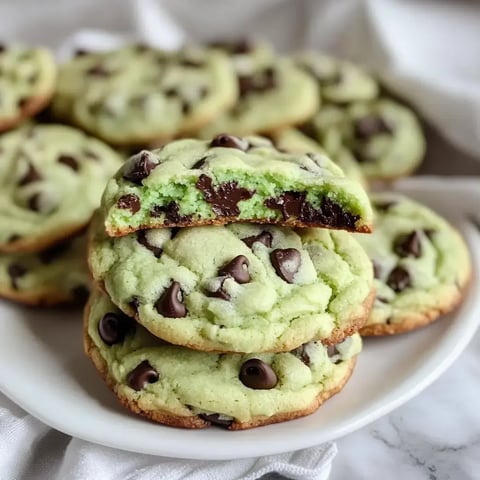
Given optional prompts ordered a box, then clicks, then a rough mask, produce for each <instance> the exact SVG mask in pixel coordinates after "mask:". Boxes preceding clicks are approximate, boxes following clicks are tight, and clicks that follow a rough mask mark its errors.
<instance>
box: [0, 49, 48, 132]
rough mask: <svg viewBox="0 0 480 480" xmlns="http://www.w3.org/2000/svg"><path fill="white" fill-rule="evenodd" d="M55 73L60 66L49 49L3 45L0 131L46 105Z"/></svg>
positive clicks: (1, 57) (1, 55)
mask: <svg viewBox="0 0 480 480" xmlns="http://www.w3.org/2000/svg"><path fill="white" fill-rule="evenodd" d="M56 77H57V66H56V64H55V60H54V58H53V55H52V54H51V53H50V52H49V51H48V50H46V49H44V48H28V47H22V46H19V45H6V44H2V45H0V132H3V131H5V130H8V129H10V128H13V127H15V126H17V125H18V124H20V123H21V122H22V121H24V120H25V119H26V118H30V117H32V116H33V115H35V114H37V113H38V112H40V111H41V110H42V109H43V108H44V107H46V106H47V104H48V102H49V101H50V98H51V97H52V95H53V92H54V90H55V83H56Z"/></svg>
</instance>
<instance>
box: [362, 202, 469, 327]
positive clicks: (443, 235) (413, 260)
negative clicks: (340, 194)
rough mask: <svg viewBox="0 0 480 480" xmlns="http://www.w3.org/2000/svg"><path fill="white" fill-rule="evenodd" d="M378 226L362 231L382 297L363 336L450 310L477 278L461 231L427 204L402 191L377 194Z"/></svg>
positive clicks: (422, 321)
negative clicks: (469, 284) (366, 233)
mask: <svg viewBox="0 0 480 480" xmlns="http://www.w3.org/2000/svg"><path fill="white" fill-rule="evenodd" d="M372 202H373V204H374V205H375V210H376V220H375V230H374V233H373V234H371V235H358V236H357V238H358V241H359V242H360V243H361V245H362V246H363V247H364V248H365V250H366V252H367V253H368V255H369V256H370V258H371V259H372V262H373V265H374V271H375V278H376V279H375V288H376V291H377V297H376V300H375V304H374V308H373V310H372V313H371V315H370V319H369V320H368V324H367V325H366V326H365V327H363V328H362V329H361V334H362V335H387V334H397V333H402V332H406V331H409V330H413V329H416V328H419V327H422V326H424V325H427V324H428V323H430V322H432V321H434V320H436V319H437V318H438V317H439V316H440V315H442V314H445V313H448V312H450V311H451V310H452V309H453V308H454V307H455V306H456V305H457V304H458V303H459V302H460V301H461V300H462V298H463V296H464V295H465V292H466V288H467V286H468V283H469V280H470V277H471V263H470V257H469V253H468V250H467V247H466V246H465V243H464V241H463V239H462V237H461V236H460V235H459V233H458V232H457V231H456V230H455V229H454V228H453V227H452V226H451V225H449V224H448V223H447V221H445V220H444V219H443V218H441V217H440V216H439V215H437V214H436V213H435V212H433V211H432V210H430V209H429V208H427V207H426V206H424V205H421V204H419V203H417V202H415V201H413V200H410V199H408V198H406V197H403V196H400V195H398V194H392V193H377V194H373V195H372Z"/></svg>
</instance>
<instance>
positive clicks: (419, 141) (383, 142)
mask: <svg viewBox="0 0 480 480" xmlns="http://www.w3.org/2000/svg"><path fill="white" fill-rule="evenodd" d="M303 128H304V130H305V131H306V132H307V133H308V134H309V135H310V136H312V137H313V138H315V139H316V140H317V141H319V142H320V143H321V145H322V146H323V147H324V148H325V150H326V151H327V152H328V154H329V155H331V156H332V157H333V158H335V156H336V155H337V154H338V152H339V151H341V150H343V149H344V148H348V149H349V150H350V151H351V152H352V154H353V156H354V158H355V159H356V160H357V162H358V164H359V166H360V168H361V170H362V172H363V174H364V175H365V177H366V178H367V179H368V180H394V179H396V178H400V177H404V176H407V175H410V174H411V173H412V172H413V171H415V169H416V168H418V166H419V165H420V163H421V162H422V160H423V157H424V154H425V148H426V143H425V137H424V135H423V132H422V128H421V125H420V122H419V120H418V118H417V116H416V115H415V113H414V112H413V111H412V110H410V109H409V108H408V107H406V106H405V105H402V104H400V103H398V102H396V101H393V100H390V99H387V98H380V99H378V100H374V101H371V102H356V103H352V104H350V105H347V106H336V105H326V106H325V107H324V108H322V110H321V111H319V112H318V113H317V114H316V115H315V116H314V117H313V119H312V120H311V121H310V122H309V123H308V124H307V125H305V126H304V127H303Z"/></svg>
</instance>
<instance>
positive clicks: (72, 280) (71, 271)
mask: <svg viewBox="0 0 480 480" xmlns="http://www.w3.org/2000/svg"><path fill="white" fill-rule="evenodd" d="M86 250H87V242H86V238H85V234H83V235H81V236H79V237H75V238H72V239H69V240H65V241H63V242H62V243H60V244H57V245H54V246H53V247H50V248H49V249H48V250H43V251H41V252H37V253H1V254H0V296H2V297H5V298H9V299H11V300H15V301H17V302H19V303H25V304H27V305H38V306H47V305H48V306H49V305H57V304H64V303H71V302H84V301H85V300H86V297H87V296H88V291H89V289H90V278H89V274H88V268H87V261H86Z"/></svg>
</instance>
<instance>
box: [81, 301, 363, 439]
mask: <svg viewBox="0 0 480 480" xmlns="http://www.w3.org/2000/svg"><path fill="white" fill-rule="evenodd" d="M84 346H85V351H86V353H87V355H88V356H89V357H90V358H91V359H92V361H93V363H94V364H95V367H96V368H97V370H98V371H99V372H100V373H101V375H102V377H103V378H104V379H105V380H106V382H107V384H108V386H109V387H110V388H111V389H112V390H113V391H114V393H115V394H116V396H117V397H118V398H119V400H120V402H121V403H122V404H123V405H124V406H125V407H126V408H127V409H128V410H130V411H132V412H134V413H137V414H140V415H144V416H146V417H148V418H150V419H151V420H154V421H156V422H159V423H163V424H166V425H171V426H175V427H183V428H205V427H208V426H210V425H216V426H219V427H222V428H227V429H229V430H241V429H246V428H252V427H257V426H261V425H266V424H270V423H276V422H282V421H287V420H291V419H294V418H298V417H301V416H305V415H308V414H310V413H312V412H314V411H315V410H316V409H317V408H318V407H319V406H320V405H321V404H322V403H323V402H324V401H325V400H327V399H328V398H329V397H331V396H332V395H334V394H335V393H337V392H339V391H340V390H341V389H342V388H343V386H344V384H345V383H346V382H347V380H348V378H349V377H350V375H351V372H352V370H353V367H354V364H355V358H356V356H357V354H358V353H359V352H360V350H361V340H360V337H359V335H358V334H356V335H354V336H352V337H349V338H347V339H346V340H344V341H343V342H342V343H340V344H338V345H335V346H332V347H326V346H324V345H322V344H321V343H319V342H310V343H307V344H305V345H302V346H301V347H299V348H298V349H296V350H294V351H292V352H289V353H276V354H274V353H252V354H215V353H206V352H198V351H193V350H188V349H186V348H182V347H177V346H173V345H170V344H167V343H165V342H162V341H161V340H159V339H158V338H155V337H154V336H152V335H151V334H150V333H149V332H147V331H146V330H145V329H144V328H143V327H141V326H140V325H138V324H136V323H135V321H134V320H132V319H131V318H129V317H127V316H126V315H125V314H124V313H122V312H121V311H119V310H118V309H117V308H116V307H115V306H114V305H113V304H112V303H111V302H110V300H109V299H108V297H107V296H106V295H105V294H101V293H98V292H94V294H93V295H92V297H91V299H90V302H89V304H88V306H87V308H86V311H85V326H84Z"/></svg>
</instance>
